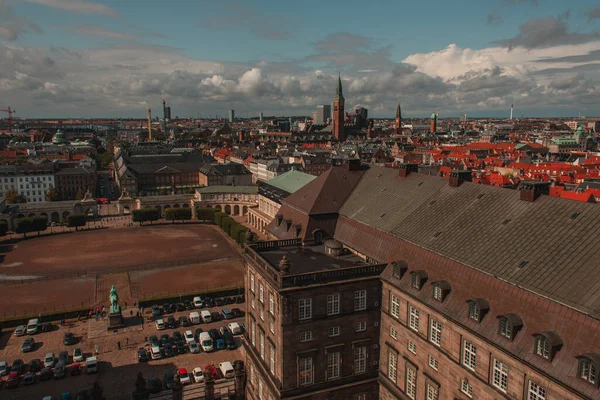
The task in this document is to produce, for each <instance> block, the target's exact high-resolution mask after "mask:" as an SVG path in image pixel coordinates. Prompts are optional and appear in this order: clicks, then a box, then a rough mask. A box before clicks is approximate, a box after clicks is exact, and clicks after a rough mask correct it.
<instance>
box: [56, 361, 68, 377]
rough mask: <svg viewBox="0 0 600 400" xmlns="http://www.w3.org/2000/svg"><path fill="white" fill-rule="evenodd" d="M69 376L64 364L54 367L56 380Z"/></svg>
mask: <svg viewBox="0 0 600 400" xmlns="http://www.w3.org/2000/svg"><path fill="white" fill-rule="evenodd" d="M65 376H67V371H66V366H65V365H64V364H63V363H58V364H56V367H54V379H62V378H64V377H65Z"/></svg>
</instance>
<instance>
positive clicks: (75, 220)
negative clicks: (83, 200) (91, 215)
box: [67, 214, 87, 231]
mask: <svg viewBox="0 0 600 400" xmlns="http://www.w3.org/2000/svg"><path fill="white" fill-rule="evenodd" d="M86 223H87V217H86V216H85V215H83V214H73V215H69V216H68V217H67V226H68V227H69V228H72V227H75V230H76V231H78V230H79V227H80V226H85V224H86Z"/></svg>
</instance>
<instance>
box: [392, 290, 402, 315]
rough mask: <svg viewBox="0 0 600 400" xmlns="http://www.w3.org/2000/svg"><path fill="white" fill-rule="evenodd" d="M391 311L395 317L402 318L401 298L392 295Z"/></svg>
mask: <svg viewBox="0 0 600 400" xmlns="http://www.w3.org/2000/svg"><path fill="white" fill-rule="evenodd" d="M391 303H392V305H391V306H390V310H391V313H392V316H393V317H396V318H400V298H399V297H396V296H394V295H392V297H391Z"/></svg>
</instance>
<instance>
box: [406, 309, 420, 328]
mask: <svg viewBox="0 0 600 400" xmlns="http://www.w3.org/2000/svg"><path fill="white" fill-rule="evenodd" d="M408 311H409V318H408V326H410V328H411V329H412V330H415V331H417V332H418V331H419V310H417V309H416V308H414V307H413V306H408Z"/></svg>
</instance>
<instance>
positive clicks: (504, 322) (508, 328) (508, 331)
mask: <svg viewBox="0 0 600 400" xmlns="http://www.w3.org/2000/svg"><path fill="white" fill-rule="evenodd" d="M498 324H499V326H498V333H499V334H500V336H504V337H505V338H507V339H512V332H513V326H512V323H511V322H510V321H509V320H508V318H506V317H502V318H500V321H499V322H498Z"/></svg>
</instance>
